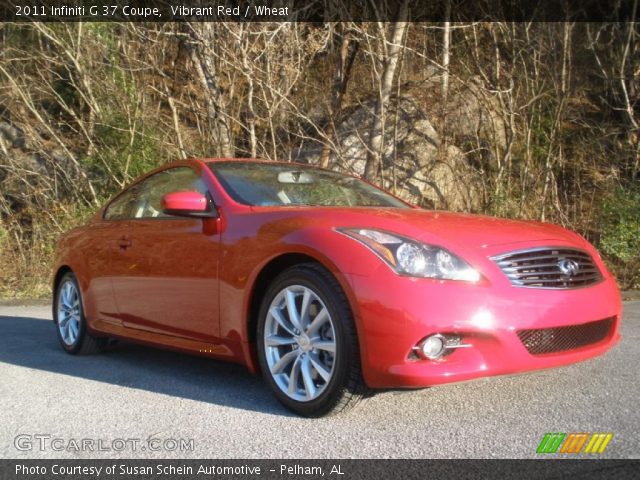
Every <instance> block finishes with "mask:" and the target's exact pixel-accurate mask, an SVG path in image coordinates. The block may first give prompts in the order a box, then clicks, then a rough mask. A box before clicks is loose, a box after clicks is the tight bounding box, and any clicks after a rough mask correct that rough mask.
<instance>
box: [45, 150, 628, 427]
mask: <svg viewBox="0 0 640 480" xmlns="http://www.w3.org/2000/svg"><path fill="white" fill-rule="evenodd" d="M53 287H54V288H53V291H54V302H53V314H54V322H55V324H56V326H57V333H58V336H59V339H60V343H61V344H62V347H63V348H64V349H65V350H66V351H67V352H69V353H71V354H83V353H90V352H95V351H99V350H101V349H103V348H104V347H105V346H106V345H107V343H108V342H109V340H110V339H113V338H122V339H128V340H133V341H137V342H142V343H145V344H149V345H155V346H159V347H162V348H169V349H175V350H180V351H185V352H190V353H194V354H199V355H204V356H208V357H212V358H216V359H222V360H228V361H232V362H237V363H241V364H244V365H246V366H247V367H248V368H249V369H250V370H251V371H252V372H261V373H262V375H263V376H264V378H265V380H266V382H267V383H268V384H269V386H270V387H271V389H272V390H273V392H274V394H275V396H276V397H277V398H278V400H279V401H280V402H282V403H283V404H284V405H285V406H286V407H288V408H290V409H291V410H293V411H295V412H297V413H299V414H302V415H306V416H320V415H325V414H329V413H336V412H339V411H341V410H344V409H346V408H348V407H350V406H352V405H354V404H355V403H357V402H358V400H359V399H361V398H362V397H363V396H365V395H366V394H367V392H369V391H371V390H374V389H384V388H416V387H428V386H433V385H439V384H444V383H450V382H457V381H462V380H469V379H473V378H477V377H485V376H491V375H500V374H510V373H517V372H523V371H526V370H535V369H542V368H548V367H557V366H560V365H565V364H570V363H574V362H577V361H580V360H585V359H588V358H591V357H594V356H596V355H599V354H602V353H603V352H605V351H606V350H608V349H609V348H610V347H611V346H612V345H614V344H615V343H616V341H617V340H618V338H619V335H618V331H619V323H620V313H621V306H620V296H619V293H618V290H617V287H616V283H615V280H614V278H613V277H612V276H611V274H610V273H609V272H608V271H607V269H606V267H605V265H604V264H603V262H602V260H601V258H600V256H599V255H598V253H597V251H596V250H595V249H594V248H593V247H592V246H591V245H590V244H589V243H588V242H587V241H586V240H584V239H583V238H582V237H580V236H579V235H577V234H575V233H573V232H571V231H568V230H565V229H564V228H561V227H559V226H556V225H551V224H546V223H538V222H525V221H513V220H503V219H498V218H492V217H486V216H476V215H466V214H458V213H448V212H443V211H428V210H423V209H420V208H416V207H412V206H411V205H408V204H406V203H404V202H403V201H401V200H399V199H397V198H395V197H394V196H392V195H390V194H388V193H385V192H383V191H382V190H379V189H378V188H376V187H374V186H372V185H370V184H369V183H367V182H364V181H362V180H359V179H357V178H354V177H351V176H348V175H343V174H340V173H336V172H332V171H327V170H322V169H318V168H313V167H310V166H306V165H298V164H292V163H275V162H260V161H256V160H228V159H215V160H203V159H189V160H184V161H179V162H175V163H172V164H170V165H166V166H164V167H162V168H160V169H157V170H155V171H153V172H150V173H149V174H147V175H144V176H143V177H142V178H140V179H138V180H137V181H135V182H134V183H133V184H131V185H130V186H129V187H127V188H126V189H124V190H123V191H122V192H121V193H119V194H118V195H116V196H115V197H114V198H113V199H112V200H111V201H109V202H108V203H107V204H106V206H105V207H104V208H102V209H101V210H100V211H99V212H98V213H97V214H96V215H95V217H94V218H93V219H92V220H91V221H89V222H88V223H87V224H86V225H84V226H82V227H80V228H76V229H75V230H72V231H70V232H69V233H67V234H66V235H64V236H63V237H62V238H61V239H60V241H59V242H58V245H57V251H56V261H55V270H54V284H53Z"/></svg>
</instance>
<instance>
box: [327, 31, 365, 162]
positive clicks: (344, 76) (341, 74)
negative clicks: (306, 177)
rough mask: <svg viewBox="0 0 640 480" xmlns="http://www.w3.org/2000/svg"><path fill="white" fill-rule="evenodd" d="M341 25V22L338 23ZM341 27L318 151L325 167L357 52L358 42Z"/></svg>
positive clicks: (334, 137)
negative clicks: (322, 142) (327, 110)
mask: <svg viewBox="0 0 640 480" xmlns="http://www.w3.org/2000/svg"><path fill="white" fill-rule="evenodd" d="M340 25H343V24H340ZM345 30H346V29H345V27H344V26H343V27H342V44H341V45H340V54H339V55H338V58H337V61H336V72H335V77H334V81H333V90H332V96H331V107H330V111H329V122H328V124H327V126H326V128H325V131H324V133H325V142H324V146H323V147H322V152H321V153H320V166H321V167H325V168H326V167H327V166H328V165H329V155H330V154H331V140H335V139H336V138H337V137H336V123H335V122H336V120H337V119H338V117H339V116H340V111H341V110H342V99H343V97H344V94H345V92H346V91H347V83H348V82H349V77H350V76H351V68H352V67H353V62H354V60H355V58H356V54H357V53H358V47H359V43H358V42H357V41H354V40H353V39H352V38H351V33H350V32H347V31H345Z"/></svg>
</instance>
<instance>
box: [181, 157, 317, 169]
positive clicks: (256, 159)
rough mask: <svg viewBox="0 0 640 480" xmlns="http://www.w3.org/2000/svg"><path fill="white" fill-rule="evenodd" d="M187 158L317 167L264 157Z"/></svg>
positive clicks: (205, 160) (203, 160) (201, 160)
mask: <svg viewBox="0 0 640 480" xmlns="http://www.w3.org/2000/svg"><path fill="white" fill-rule="evenodd" d="M187 160H197V161H199V162H203V163H228V162H238V163H268V164H271V165H273V164H276V165H278V164H279V165H300V166H303V167H309V168H318V167H317V166H315V165H311V164H309V163H301V162H284V161H282V160H266V159H264V158H195V157H192V158H188V159H187Z"/></svg>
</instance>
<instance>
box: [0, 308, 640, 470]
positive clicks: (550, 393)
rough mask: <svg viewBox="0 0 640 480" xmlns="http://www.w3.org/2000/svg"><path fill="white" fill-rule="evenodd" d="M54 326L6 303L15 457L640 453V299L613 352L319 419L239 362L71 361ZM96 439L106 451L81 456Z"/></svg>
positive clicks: (1, 445) (0, 445)
mask: <svg viewBox="0 0 640 480" xmlns="http://www.w3.org/2000/svg"><path fill="white" fill-rule="evenodd" d="M50 318H51V317H50V309H49V307H43V306H33V307H19V306H0V398H1V399H2V408H1V409H0V456H2V457H5V458H25V457H37V458H47V457H52V458H66V457H72V458H90V457H100V458H116V457H121V458H136V457H177V458H183V457H194V458H208V457H212V458H261V457H266V458H325V457H327V458H351V457H354V458H409V457H414V458H430V457H434V458H442V457H445V458H451V457H474V458H491V457H502V458H504V457H511V458H513V457H525V458H526V457H535V456H536V454H535V450H536V447H537V445H538V443H539V442H540V440H541V438H542V436H543V435H544V433H546V432H612V433H613V434H614V437H613V440H612V441H611V443H610V444H609V446H608V448H607V450H606V452H605V454H604V456H606V457H615V458H628V457H633V458H640V436H639V435H638V432H640V413H639V410H638V399H639V398H640V382H639V381H638V368H639V366H640V342H639V341H638V340H639V337H640V302H628V303H626V304H625V316H624V322H623V326H622V335H623V339H622V341H621V342H620V343H619V344H618V345H617V346H616V347H615V348H614V349H613V350H612V351H610V352H609V353H608V354H607V355H605V356H604V357H600V358H597V359H594V360H590V361H587V362H584V363H581V364H577V365H573V366H570V367H564V368H560V369H555V370H546V371H541V372H534V373H529V374H526V375H519V376H514V377H499V378H492V379H486V380H478V381H473V382H468V383H464V384H457V385H449V386H441V387H436V388H433V389H428V390H420V391H411V392H387V393H382V394H378V395H377V396H375V397H373V398H371V399H369V400H367V401H366V402H364V403H362V404H361V405H360V406H359V407H358V408H357V409H356V410H353V411H351V412H349V413H348V414H346V415H343V416H338V417H333V418H329V419H319V420H308V419H303V418H298V417H295V416H292V415H290V414H289V413H288V412H287V411H286V410H284V409H283V408H282V407H281V406H280V405H279V404H278V403H277V402H276V401H275V400H274V399H273V397H272V396H271V394H270V392H269V391H268V389H267V387H266V386H265V384H264V383H263V382H262V381H261V379H260V378H257V377H254V376H252V375H250V374H249V373H247V371H246V370H245V369H244V368H242V367H240V366H235V365H228V364H224V363H219V362H214V361H211V360H207V359H202V358H195V357H190V356H187V355H180V354H176V353H171V352H164V351H158V350H154V349H150V348H146V347H141V346H136V345H129V344H125V345H121V346H119V347H118V348H117V349H115V350H114V351H111V352H108V353H106V354H102V355H97V356H89V357H72V356H70V355H67V354H65V353H63V351H62V350H61V348H60V347H59V345H58V340H57V338H56V336H55V332H54V326H53V324H52V323H51V322H50V321H49V319H50ZM38 434H43V435H48V436H50V437H51V438H44V437H40V438H42V440H39V439H38V437H34V435H38ZM18 435H22V437H20V438H21V439H22V440H20V441H19V442H22V443H19V446H20V448H21V449H23V450H20V449H18V448H16V440H15V438H16V436H18ZM150 438H151V439H153V440H152V442H151V443H148V442H147V440H148V439H150ZM52 439H56V440H54V443H55V449H54V448H52V447H53V444H52ZM83 439H86V440H89V442H91V441H93V448H94V451H91V450H90V448H91V447H90V445H91V443H86V444H85V447H84V451H77V450H79V449H81V448H82V440H83ZM136 439H140V442H137V440H136ZM181 439H182V440H184V442H183V444H182V446H183V447H184V448H186V450H189V451H185V450H184V449H183V451H180V440H181ZM190 440H193V443H192V444H190ZM40 442H42V443H40ZM98 442H102V443H98ZM123 443H124V444H125V446H124V447H123ZM29 444H31V447H30V446H29ZM133 445H135V451H134V450H133V448H134V447H133ZM41 446H43V447H44V448H45V449H44V450H41V449H40V448H41ZM76 447H77V448H76ZM60 448H64V449H65V450H61V451H60V450H56V449H60ZM142 448H144V451H143V450H142ZM158 448H160V450H158V451H156V450H152V449H158ZM191 448H192V449H191ZM99 449H102V451H100V450H99ZM105 449H106V450H105ZM167 449H168V450H167ZM190 449H191V450H190ZM119 450H122V451H119Z"/></svg>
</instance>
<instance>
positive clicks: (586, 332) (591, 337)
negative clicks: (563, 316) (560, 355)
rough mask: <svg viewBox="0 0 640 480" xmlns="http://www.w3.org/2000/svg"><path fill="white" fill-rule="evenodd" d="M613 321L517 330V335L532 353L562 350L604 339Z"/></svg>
mask: <svg viewBox="0 0 640 480" xmlns="http://www.w3.org/2000/svg"><path fill="white" fill-rule="evenodd" d="M614 322H615V317H609V318H605V319H603V320H597V321H595V322H589V323H583V324H581V325H569V326H567V327H556V328H539V329H530V330H518V332H517V333H518V337H519V338H520V341H521V342H522V344H523V345H524V346H525V348H526V349H527V350H528V351H529V353H530V354H532V355H544V354H545V353H556V352H564V351H566V350H573V349H576V348H580V347H584V346H587V345H591V344H594V343H598V342H601V341H602V340H604V339H605V338H606V337H607V336H608V335H609V333H610V332H611V329H612V328H613V324H614Z"/></svg>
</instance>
